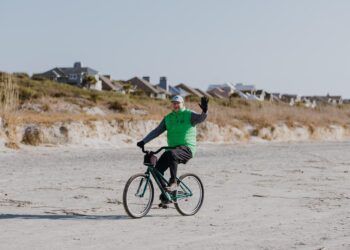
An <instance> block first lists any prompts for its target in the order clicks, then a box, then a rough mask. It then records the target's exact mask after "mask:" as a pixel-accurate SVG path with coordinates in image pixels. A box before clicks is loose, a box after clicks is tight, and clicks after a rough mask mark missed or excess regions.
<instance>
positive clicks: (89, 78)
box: [83, 75, 97, 89]
mask: <svg viewBox="0 0 350 250" xmlns="http://www.w3.org/2000/svg"><path fill="white" fill-rule="evenodd" d="M96 82H97V80H96V78H95V76H93V75H86V76H85V77H84V79H83V86H84V87H86V88H88V89H90V88H91V85H94V84H95V83H96Z"/></svg>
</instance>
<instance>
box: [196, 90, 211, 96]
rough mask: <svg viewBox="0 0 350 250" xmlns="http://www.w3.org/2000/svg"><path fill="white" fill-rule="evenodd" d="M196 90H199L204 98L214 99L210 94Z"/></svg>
mask: <svg viewBox="0 0 350 250" xmlns="http://www.w3.org/2000/svg"><path fill="white" fill-rule="evenodd" d="M195 90H197V91H198V92H199V93H201V94H202V95H203V96H205V97H207V98H212V96H211V94H209V93H208V92H205V91H203V90H201V89H198V88H195Z"/></svg>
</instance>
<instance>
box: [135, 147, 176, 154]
mask: <svg viewBox="0 0 350 250" xmlns="http://www.w3.org/2000/svg"><path fill="white" fill-rule="evenodd" d="M173 148H176V147H161V148H159V149H158V150H156V151H147V150H145V147H142V148H141V149H142V152H143V153H145V154H152V155H155V154H158V153H159V152H160V151H162V150H163V149H173Z"/></svg>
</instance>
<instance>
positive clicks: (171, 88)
mask: <svg viewBox="0 0 350 250" xmlns="http://www.w3.org/2000/svg"><path fill="white" fill-rule="evenodd" d="M169 92H170V93H171V96H175V95H179V96H181V97H182V98H184V100H186V101H188V100H189V97H190V96H191V94H190V93H187V92H186V91H185V90H183V89H181V88H176V87H174V86H170V85H169Z"/></svg>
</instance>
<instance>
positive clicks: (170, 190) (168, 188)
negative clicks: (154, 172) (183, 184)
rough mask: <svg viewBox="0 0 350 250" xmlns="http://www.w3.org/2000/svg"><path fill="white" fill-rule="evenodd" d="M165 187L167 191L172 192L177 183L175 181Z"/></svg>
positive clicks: (175, 188)
mask: <svg viewBox="0 0 350 250" xmlns="http://www.w3.org/2000/svg"><path fill="white" fill-rule="evenodd" d="M165 189H166V191H167V192H169V193H172V192H174V191H176V190H177V183H176V182H174V183H171V184H170V185H169V187H166V188H165Z"/></svg>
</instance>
